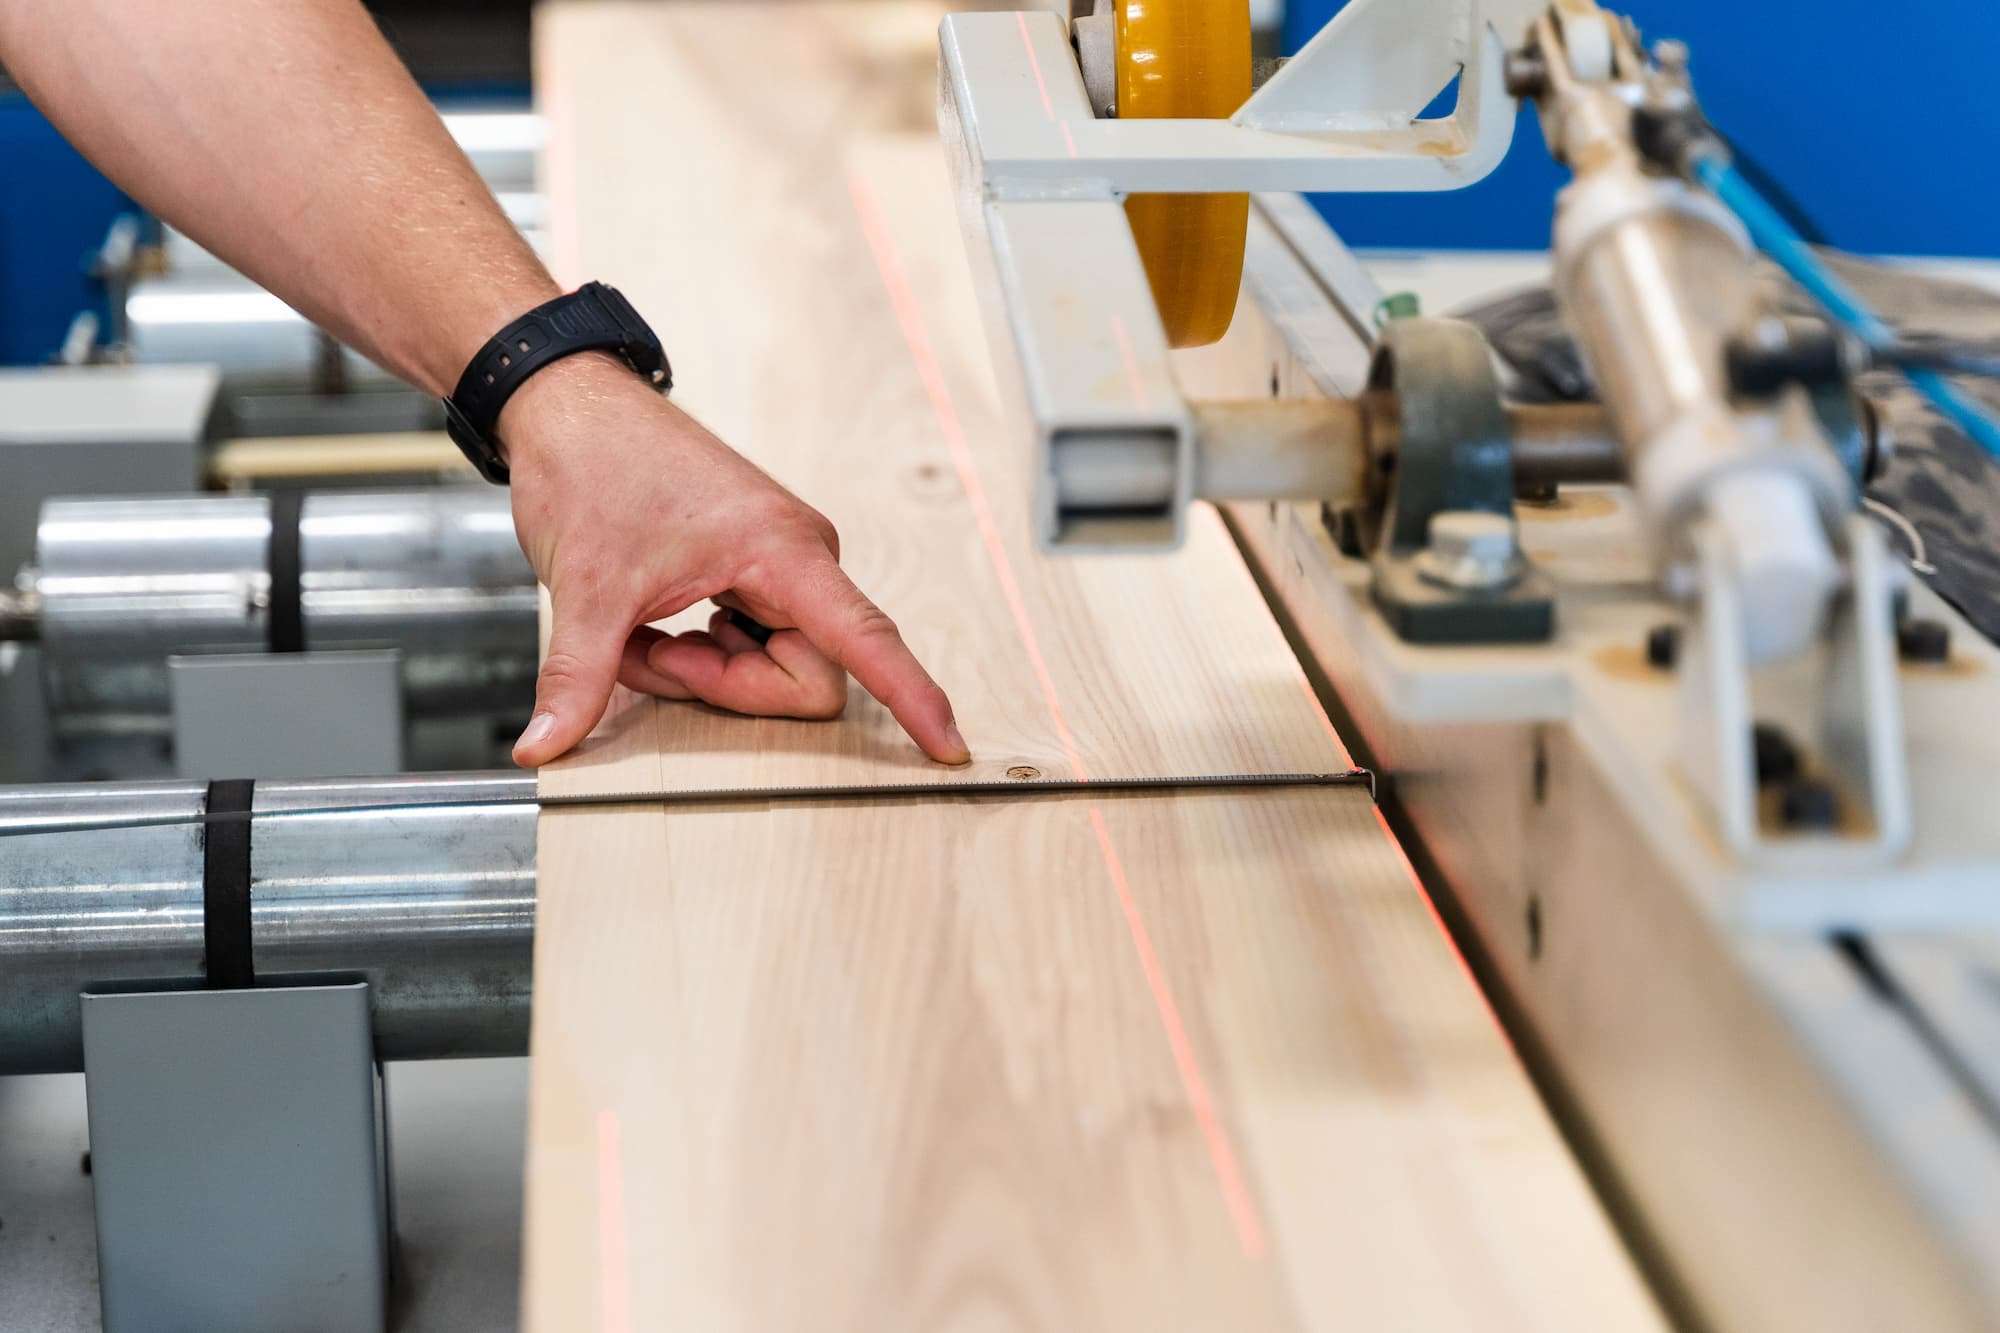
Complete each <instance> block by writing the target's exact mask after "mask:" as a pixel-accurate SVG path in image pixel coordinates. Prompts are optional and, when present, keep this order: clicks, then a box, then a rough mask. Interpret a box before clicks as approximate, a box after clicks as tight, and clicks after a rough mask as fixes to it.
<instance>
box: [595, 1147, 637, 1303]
mask: <svg viewBox="0 0 2000 1333" xmlns="http://www.w3.org/2000/svg"><path fill="white" fill-rule="evenodd" d="M623 1156H624V1147H623V1143H622V1141H621V1139H620V1137H619V1132H618V1113H617V1112H616V1111H613V1110H610V1109H608V1108H607V1109H605V1110H602V1111H599V1112H598V1113H597V1284H598V1295H597V1326H598V1327H599V1328H601V1329H603V1330H605V1333H631V1330H632V1261H631V1251H630V1249H629V1248H628V1247H627V1244H626V1236H625V1173H624V1170H623V1162H622V1158H623Z"/></svg>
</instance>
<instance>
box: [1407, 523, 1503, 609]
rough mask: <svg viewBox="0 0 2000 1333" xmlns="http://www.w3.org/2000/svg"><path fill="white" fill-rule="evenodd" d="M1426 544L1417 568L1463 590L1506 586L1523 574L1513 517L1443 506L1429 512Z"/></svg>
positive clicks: (1445, 583) (1432, 580) (1419, 557)
mask: <svg viewBox="0 0 2000 1333" xmlns="http://www.w3.org/2000/svg"><path fill="white" fill-rule="evenodd" d="M1428 539H1429V544H1428V545H1426V546H1425V547H1424V549H1423V550H1422V551H1421V552H1419V553H1418V556H1417V570H1418V572H1419V573H1420V574H1422V575H1423V577H1424V578H1426V579H1428V580H1429V581H1430V582H1432V583H1437V584H1442V585H1443V586H1445V587H1447V588H1459V589H1463V590H1465V591H1468V592H1471V591H1485V590H1491V589H1495V588H1504V587H1506V586H1507V585H1508V584H1510V583H1512V582H1513V581H1514V580H1515V579H1517V578H1519V577H1520V576H1521V565H1522V561H1521V548H1520V544H1519V543H1518V542H1517V541H1516V540H1515V539H1514V519H1513V517H1512V516H1511V515H1508V514H1494V513H1488V512H1487V511H1485V510H1483V509H1443V510H1439V511H1438V512H1437V513H1435V514H1433V515H1431V524H1430V529H1429V532H1428Z"/></svg>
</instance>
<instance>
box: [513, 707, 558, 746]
mask: <svg viewBox="0 0 2000 1333" xmlns="http://www.w3.org/2000/svg"><path fill="white" fill-rule="evenodd" d="M555 733H556V715H555V714H554V713H537V714H535V715H534V716H533V717H531V718H529V719H528V729H527V730H526V731H524V732H522V733H521V739H520V740H518V741H515V742H514V748H515V749H517V750H518V749H520V748H521V747H522V746H524V745H540V744H541V743H542V742H543V741H545V740H547V739H548V738H549V737H551V736H553V735H555Z"/></svg>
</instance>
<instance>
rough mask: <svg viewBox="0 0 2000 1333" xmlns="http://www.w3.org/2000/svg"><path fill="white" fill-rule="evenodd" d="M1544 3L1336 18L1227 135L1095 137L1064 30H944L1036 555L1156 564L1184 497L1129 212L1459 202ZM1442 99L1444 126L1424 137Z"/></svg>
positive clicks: (1364, 11)
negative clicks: (1137, 197)
mask: <svg viewBox="0 0 2000 1333" xmlns="http://www.w3.org/2000/svg"><path fill="white" fill-rule="evenodd" d="M1542 2H1543V0H1352V3H1350V4H1349V5H1348V6H1347V8H1346V9H1345V10H1343V11H1342V13H1341V15H1340V16H1339V17H1338V18H1337V19H1336V20H1335V21H1334V22H1333V23H1332V24H1329V25H1328V27H1327V28H1326V29H1325V30H1324V31H1322V32H1321V33H1320V34H1319V35H1318V36H1317V37H1316V38H1314V40H1313V41H1312V42H1310V43H1308V45H1307V47H1306V49H1305V50H1304V51H1302V52H1301V53H1300V54H1299V55H1298V56H1297V57H1295V58H1294V59H1293V60H1291V61H1290V62H1289V63H1288V64H1287V65H1286V66H1285V67H1284V69H1283V70H1282V71H1280V72H1279V73H1278V74H1277V75H1276V76H1274V77H1273V78H1272V79H1271V80H1270V81H1269V82H1267V83H1266V84H1265V85H1264V87H1263V88H1261V89H1259V90H1258V91H1257V92H1255V93H1253V94H1252V95H1251V97H1250V98H1249V100H1248V101H1246V102H1245V103H1244V104H1243V106H1242V107H1241V108H1240V109H1239V110H1238V111H1237V112H1236V114H1235V116H1233V117H1232V118H1231V119H1228V120H1221V119H1210V120H1203V119H1158V120H1150V119H1105V118H1100V117H1099V115H1098V114H1097V110H1098V108H1097V106H1096V105H1095V104H1094V103H1093V100H1092V98H1091V96H1090V93H1089V91H1088V90H1087V89H1086V88H1085V85H1084V79H1083V76H1082V74H1081V72H1080V71H1079V69H1078V65H1077V56H1076V53H1075V51H1074V50H1073V49H1072V47H1071V44H1070V28H1069V24H1068V22H1066V21H1065V19H1064V18H1063V16H1062V15H1060V14H1057V13H1053V12H1049V11H1045V10H1044V11H1035V12H1024V13H959V14H952V15H949V16H947V17H946V18H945V20H944V22H943V24H942V26H941V27H940V28H939V32H938V43H939V95H938V122H939V130H940V133H941V134H942V136H943V139H944V141H945V143H946V144H947V146H948V147H949V149H950V155H951V158H952V162H953V166H954V169H955V171H956V175H957V184H958V193H959V197H960V202H961V210H960V214H961V221H962V224H963V226H964V228H965V231H966V239H967V245H968V249H969V250H970V251H971V254H972V257H973V267H974V272H975V276H976V278H978V279H979V283H978V286H979V292H980V298H981V306H982V308H983V309H984V311H985V314H986V325H987V331H988V336H989V339H990V341H991V343H992V346H993V350H994V359H995V364H996V366H997V367H999V369H1000V374H1001V378H1002V383H1003V387H1004V388H1007V389H1010V390H1012V394H1011V396H1012V398H1013V403H1012V404H1011V406H1012V410H1013V414H1014V415H1015V416H1016V419H1022V418H1025V420H1026V421H1027V422H1029V423H1030V425H1031V429H1032V430H1033V432H1034V438H1035V449H1034V457H1035V460H1036V462H1035V468H1034V474H1033V478H1032V482H1031V485H1032V488H1033V494H1034V515H1035V529H1036V538H1037V540H1038V541H1039V542H1040V543H1041V545H1042V546H1044V547H1045V548H1061V549H1065V550H1075V549H1127V550H1129V549H1132V548H1135V547H1139V548H1145V547H1151V548H1170V547H1173V546H1176V545H1178V544H1179V542H1180V540H1181V537H1182V534H1183V530H1184V524H1183V514H1184V512H1185V510H1186V508H1187V505H1188V504H1189V502H1190V501H1191V500H1192V498H1193V496H1194V486H1195V480H1196V470H1197V462H1196V443H1197V442H1196V439H1195V433H1194V425H1193V422H1192V419H1191V413H1190V411H1189V408H1188V405H1187V403H1186V402H1185V401H1184V399H1183V398H1182V396H1181V393H1180V390H1179V387H1178V386H1177V385H1176V383H1175V381H1174V377H1173V367H1172V363H1171V361H1170V360H1169V357H1168V348H1167V338H1166V332H1165V330H1164V328H1163V327H1162V325H1161V322H1160V317H1159V313H1158V311H1157V309H1156V308H1155V306H1154V303H1153V298H1152V293H1151V289H1150V287H1149V285H1148V283H1147V280H1146V273H1145V269H1144V267H1143V265H1142V264H1141V262H1140V257H1139V252H1138V248H1137V246H1136V245H1135V243H1134V241H1133V239H1132V231H1131V227H1130V225H1129V224H1128V222H1127V220H1126V217H1125V211H1124V207H1123V204H1124V199H1125V196H1126V195H1127V194H1130V193H1134V192H1141V193H1144V192H1154V191H1170V192H1187V193H1233V192H1238V191H1259V190H1301V189H1304V190H1445V189H1455V188H1458V187H1460V186H1465V185H1470V184H1472V183H1473V182H1475V181H1477V180H1479V179H1480V178H1481V177H1483V176H1484V175H1485V174H1486V173H1487V172H1489V171H1491V170H1492V169H1493V167H1495V166H1496V165H1498V163H1499V162H1500V160H1501V158H1502V157H1503V156H1504V155H1505V153H1506V151H1507V147H1508V145H1509V143H1510V142H1511V140H1512V137H1513V126H1514V112H1515V107H1514V102H1513V100H1512V98H1511V97H1509V96H1508V94H1507V92H1506V89H1505V87H1504V86H1503V82H1504V80H1503V78H1502V70H1501V66H1502V61H1503V58H1504V43H1503V40H1502V38H1503V37H1504V38H1505V39H1506V40H1507V41H1513V40H1515V39H1517V38H1518V37H1519V36H1520V35H1521V34H1523V33H1525V32H1526V30H1527V25H1528V21H1529V17H1530V15H1531V14H1532V13H1533V12H1534V11H1535V10H1536V9H1537V8H1538V7H1539V5H1540V3H1542ZM1454 78H1457V79H1458V81H1459V96H1458V102H1457V106H1456V108H1455V109H1454V110H1453V112H1452V113H1451V114H1450V115H1449V116H1445V117H1440V118H1435V119H1419V118H1418V116H1419V113H1420V112H1421V111H1422V110H1423V109H1424V108H1425V107H1426V105H1427V104H1428V103H1429V102H1430V101H1431V100H1432V99H1433V98H1434V97H1435V96H1436V95H1437V94H1438V93H1439V92H1440V91H1442V90H1443V89H1444V88H1446V87H1447V86H1448V85H1449V84H1450V83H1451V81H1452V80H1453V79H1454ZM1085 293H1087V294H1088V297H1087V299H1085V297H1084V295H1082V294H1085ZM1010 372H1014V373H1010ZM1160 479H1163V480H1164V484H1161V481H1160ZM1141 480H1142V481H1143V486H1142V485H1140V484H1139V482H1140V481H1141ZM1140 490H1143V491H1144V492H1145V493H1146V495H1147V499H1146V502H1145V503H1132V502H1131V500H1130V497H1131V496H1132V495H1133V494H1134V493H1135V492H1137V491H1140Z"/></svg>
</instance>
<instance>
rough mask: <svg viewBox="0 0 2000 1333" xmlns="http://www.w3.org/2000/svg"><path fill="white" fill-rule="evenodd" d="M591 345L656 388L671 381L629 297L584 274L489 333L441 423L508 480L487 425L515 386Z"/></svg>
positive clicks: (489, 475)
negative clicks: (563, 292) (568, 288)
mask: <svg viewBox="0 0 2000 1333" xmlns="http://www.w3.org/2000/svg"><path fill="white" fill-rule="evenodd" d="M592 351H611V352H616V353H618V355H619V356H620V357H621V358H622V359H623V360H624V362H625V364H626V365H628V366H630V367H631V368H632V372H633V373H634V374H636V375H638V376H639V377H640V378H642V379H644V380H645V381H646V382H647V383H648V384H651V385H652V386H653V387H654V388H656V389H658V390H659V391H660V392H661V393H665V392H666V391H667V390H669V389H671V388H672V387H673V383H674V377H673V368H672V367H671V366H669V365H668V364H667V354H666V351H665V349H663V348H662V347H661V346H660V340H659V339H658V338H657V337H655V336H654V334H653V331H652V329H650V328H648V327H647V326H646V321H645V320H643V319H640V318H639V312H638V311H636V310H634V309H633V308H632V303H631V302H630V301H627V300H626V299H625V298H624V297H623V296H622V295H620V294H619V292H618V289H617V288H615V287H607V286H605V285H604V284H603V283H601V282H586V283H585V284H584V285H583V286H581V287H579V288H577V289H576V290H575V291H573V292H571V293H569V294H568V295H567V296H558V297H557V298H556V299H555V300H553V301H545V302H543V303H542V304H541V305H538V306H536V307H535V308H534V309H533V310H530V311H529V312H528V313H527V314H525V315H523V316H521V317H520V318H519V319H517V320H515V321H514V322H513V323H512V324H509V325H508V326H507V327H506V328H504V329H502V330H500V332H498V333H496V334H494V335H493V336H492V337H491V338H489V339H487V340H486V345H485V346H484V347H482V348H480V349H479V354H478V355H477V356H475V357H473V358H472V361H471V363H470V364H469V365H467V366H466V368H465V373H464V374H463V375H460V376H459V377H458V387H457V388H456V389H454V390H452V395H451V397H449V398H447V399H445V400H444V423H445V430H446V431H447V432H448V433H449V434H450V435H451V439H452V443H454V444H456V445H457V446H458V447H459V450H460V451H461V452H462V453H464V455H465V456H466V457H467V458H469V459H471V460H472V466H474V467H476V468H478V469H479V475H480V476H482V477H484V478H486V480H488V481H490V482H493V483H495V484H496V485H500V486H505V485H506V484H507V464H506V461H505V460H504V459H502V458H501V457H500V446H499V441H498V440H496V439H495V438H494V435H493V427H494V423H496V422H498V421H499V420H500V409H501V408H503V407H505V406H506V405H507V400H508V399H509V398H512V397H513V396H514V391H515V390H516V389H518V388H520V387H521V385H522V384H524V383H525V382H526V381H527V379H528V377H529V376H530V375H532V374H534V373H535V372H536V371H538V370H540V369H541V368H542V367H543V366H546V365H548V364H549V363H550V362H552V361H560V360H561V359H562V358H564V357H566V356H571V355H574V354H575V353H577V352H592Z"/></svg>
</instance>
